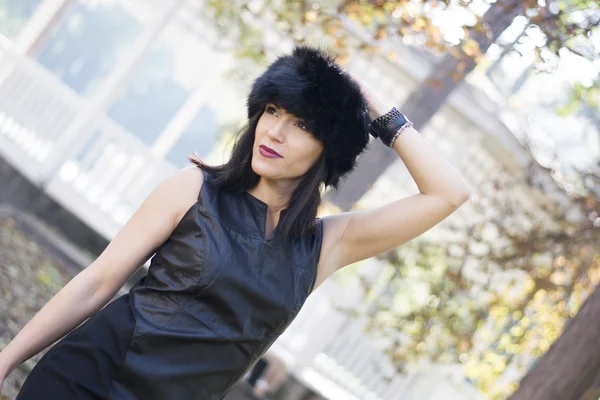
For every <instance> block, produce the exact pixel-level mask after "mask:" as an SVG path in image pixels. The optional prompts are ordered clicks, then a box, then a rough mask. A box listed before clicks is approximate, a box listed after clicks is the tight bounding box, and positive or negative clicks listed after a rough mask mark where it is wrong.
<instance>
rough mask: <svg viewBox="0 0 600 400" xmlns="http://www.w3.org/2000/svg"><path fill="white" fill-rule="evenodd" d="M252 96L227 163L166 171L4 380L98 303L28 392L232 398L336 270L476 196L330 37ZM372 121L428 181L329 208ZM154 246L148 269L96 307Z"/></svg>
mask: <svg viewBox="0 0 600 400" xmlns="http://www.w3.org/2000/svg"><path fill="white" fill-rule="evenodd" d="M247 108H248V118H249V121H248V126H247V128H246V129H245V130H244V131H242V133H241V135H240V136H239V138H238V141H237V142H236V145H235V147H234V149H233V153H232V156H231V159H230V160H229V162H228V163H226V164H224V165H221V166H218V167H209V166H207V165H205V164H203V163H202V162H201V161H199V160H198V159H197V158H192V161H194V162H195V163H196V164H197V166H198V168H192V169H185V170H183V171H180V172H178V173H176V174H174V175H173V176H172V177H170V178H168V179H167V180H166V181H165V182H163V183H161V184H160V185H159V186H158V187H157V188H156V189H155V190H154V191H153V192H152V193H151V194H150V195H149V196H148V198H147V199H146V200H145V201H144V203H143V204H142V205H141V206H140V208H139V209H138V210H137V211H136V212H135V213H134V214H133V216H132V217H131V218H130V219H129V221H128V222H127V223H126V224H125V226H124V227H123V228H122V229H121V231H120V232H119V233H118V234H117V235H116V236H115V238H114V239H113V240H112V242H111V243H110V244H109V245H108V246H107V248H106V249H105V251H104V252H103V253H102V254H101V255H100V256H99V257H98V259H97V260H96V261H94V262H93V263H92V264H91V265H90V266H89V267H88V268H86V269H85V270H84V271H82V272H81V273H79V274H78V275H77V276H76V277H75V278H73V280H72V281H71V282H69V283H68V284H67V285H66V286H65V288H63V289H62V290H61V291H60V292H59V293H58V294H57V295H56V296H55V297H54V298H52V299H51V300H50V302H48V304H47V305H46V306H45V307H44V308H42V310H41V311H40V312H39V313H38V314H37V315H36V316H35V317H34V318H33V319H32V320H31V322H29V323H28V324H27V325H26V326H25V327H24V328H23V330H22V331H21V332H20V333H19V334H18V335H17V336H16V337H15V338H14V340H13V341H12V342H11V343H10V344H9V345H8V346H7V347H6V348H5V349H4V350H3V351H2V352H1V353H0V377H1V378H4V377H5V376H7V375H8V373H9V372H10V371H12V370H13V369H14V368H15V367H16V366H17V365H19V364H20V363H21V362H23V361H24V360H26V359H28V358H29V357H31V356H33V355H34V354H36V353H38V352H39V351H41V350H42V349H43V348H45V347H46V346H48V345H49V344H51V343H52V342H54V341H55V340H57V339H59V338H61V337H62V336H63V335H65V334H67V333H68V332H69V331H71V330H72V329H73V328H75V327H77V325H78V324H80V323H81V322H82V321H84V320H85V319H86V318H88V317H89V316H91V318H90V319H89V320H88V321H86V322H85V323H84V324H82V325H80V326H79V327H77V328H76V329H74V330H73V331H72V332H71V333H69V334H68V335H67V336H66V337H65V338H63V339H62V340H61V341H60V342H59V343H58V344H57V345H56V346H54V347H53V348H52V349H51V350H50V351H49V352H48V353H47V354H46V355H45V356H44V357H43V358H42V360H41V361H40V362H39V363H38V364H37V366H36V367H35V368H34V369H33V371H32V372H31V374H30V375H29V377H28V379H27V380H26V381H25V383H24V385H23V388H22V390H21V392H20V394H19V396H18V397H17V399H18V400H29V399H42V398H43V399H61V400H65V399H105V398H108V399H123V400H125V399H127V400H130V399H143V400H154V399H156V400H158V399H160V400H165V399H209V400H211V399H221V398H222V397H223V396H224V395H225V393H227V391H228V390H229V389H230V388H231V387H232V385H233V384H234V383H235V382H236V381H237V380H239V378H240V377H242V376H243V374H244V373H245V372H246V371H248V369H249V368H250V367H251V366H252V364H253V363H254V362H255V361H256V360H257V359H259V358H260V356H261V355H262V354H263V353H264V352H265V351H266V350H267V349H268V348H269V346H270V345H271V344H272V343H273V342H274V341H275V339H276V338H277V337H278V336H279V335H280V334H281V333H282V332H283V331H284V330H285V328H286V327H287V326H288V324H289V323H290V322H291V321H292V320H293V319H294V317H295V316H296V314H297V313H298V311H299V310H300V308H301V307H302V305H303V303H304V301H305V300H306V298H307V297H308V295H309V294H310V293H311V292H312V291H314V290H315V289H316V288H317V287H318V286H319V285H320V284H321V283H322V282H323V281H324V280H325V279H327V278H328V277H329V276H330V275H331V274H332V273H334V272H335V271H336V270H338V269H340V268H342V267H344V266H345V265H348V264H352V263H354V262H357V261H360V260H363V259H366V258H369V257H373V256H375V255H377V254H380V253H382V252H385V251H387V250H390V249H392V248H394V247H396V246H399V245H401V244H402V243H404V242H406V241H408V240H410V239H412V238H415V237H416V236H418V235H420V234H422V233H423V232H425V231H426V230H428V229H429V228H431V227H433V226H434V225H436V224H437V223H439V222H440V221H442V220H443V219H444V218H446V217H447V216H448V215H450V214H451V213H452V212H453V211H454V210H456V209H457V208H458V207H459V206H460V205H461V204H463V203H464V202H465V201H466V200H467V198H468V197H469V192H468V189H467V187H466V186H465V184H464V183H463V182H462V180H461V179H460V177H459V176H458V175H457V174H456V173H455V172H454V171H453V169H452V168H451V167H450V166H449V165H448V164H447V163H446V162H445V161H444V160H443V159H442V157H440V156H439V155H438V154H437V153H436V152H435V151H434V150H433V149H432V148H431V147H430V146H429V145H428V144H427V142H426V141H424V140H423V139H422V138H421V136H420V135H419V134H418V133H417V132H416V131H415V130H414V129H412V127H411V123H410V122H409V121H408V120H407V119H406V118H405V117H404V116H403V115H402V114H401V113H400V112H399V111H397V110H395V109H392V110H391V111H390V110H389V108H387V107H385V106H384V105H383V104H381V103H380V102H379V101H378V100H376V99H375V98H374V97H373V96H371V95H370V94H369V92H368V90H367V89H366V88H364V87H361V85H360V83H358V82H357V81H356V80H354V79H352V78H351V77H350V76H349V75H348V74H347V73H346V72H344V71H343V70H342V69H341V68H340V67H339V66H338V65H336V64H335V63H334V60H333V59H332V58H331V57H330V56H329V55H327V54H326V53H324V52H322V51H321V50H318V49H314V48H310V47H306V46H301V47H297V48H295V49H294V51H293V53H292V54H291V55H285V56H281V57H279V58H278V59H277V60H276V61H275V62H273V63H272V64H271V65H270V66H269V67H268V68H267V70H266V71H265V73H264V74H263V75H261V76H260V77H259V78H258V79H257V80H256V81H255V82H254V84H253V86H252V90H251V93H250V95H249V97H248V99H247ZM375 118H377V119H375ZM373 119H375V120H373ZM369 133H371V134H372V135H373V136H374V137H377V138H379V139H380V140H382V141H383V143H385V144H386V145H388V146H390V147H392V148H393V150H395V151H396V152H397V153H398V155H399V156H400V158H401V159H402V161H403V162H404V163H405V165H406V166H407V167H408V170H409V171H410V173H411V174H412V176H413V178H414V180H415V182H416V183H417V186H418V188H419V191H420V193H419V194H416V195H414V196H411V197H408V198H404V199H399V200H396V201H394V202H391V203H389V204H387V205H386V206H383V207H380V208H376V209H371V210H367V211H356V212H347V213H340V214H337V215H332V216H327V217H324V218H316V213H317V208H318V206H319V203H320V200H321V199H320V189H322V186H323V185H325V186H331V187H336V186H337V185H338V183H339V181H340V179H341V178H342V177H344V176H345V175H346V174H348V172H350V171H351V170H352V168H353V167H354V165H355V162H356V158H357V156H358V155H359V154H360V153H361V152H362V151H363V150H364V149H365V147H366V145H367V143H368V139H369ZM151 254H154V256H153V258H152V262H151V266H150V268H149V270H148V274H147V276H145V277H143V278H142V279H140V281H138V282H137V283H136V284H135V285H134V286H133V287H132V288H131V290H130V292H129V293H128V294H126V295H124V296H122V297H120V298H118V299H117V300H115V301H113V302H111V303H110V304H109V305H108V306H107V307H105V308H104V309H102V310H101V311H99V312H97V311H98V310H99V309H100V308H101V307H103V306H104V305H105V304H106V303H107V302H108V301H109V300H110V299H111V298H112V297H113V296H114V295H115V294H116V293H117V291H118V290H119V288H121V286H122V285H123V284H124V283H125V282H126V280H127V279H128V278H129V277H130V276H131V275H132V274H133V273H134V272H135V270H136V269H137V268H138V266H139V265H141V264H143V262H144V261H145V260H147V258H148V257H149V256H150V255H151Z"/></svg>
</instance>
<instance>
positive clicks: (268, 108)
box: [267, 106, 277, 114]
mask: <svg viewBox="0 0 600 400" xmlns="http://www.w3.org/2000/svg"><path fill="white" fill-rule="evenodd" d="M276 111H277V110H275V107H273V106H267V112H268V113H269V114H274V113H275V112H276Z"/></svg>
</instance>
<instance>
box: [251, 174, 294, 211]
mask: <svg viewBox="0 0 600 400" xmlns="http://www.w3.org/2000/svg"><path fill="white" fill-rule="evenodd" d="M293 191H294V190H293V188H291V185H289V184H287V185H286V184H282V183H274V182H271V181H267V180H266V179H263V178H261V179H260V181H259V182H258V184H257V185H256V186H255V187H253V188H252V189H249V190H248V193H250V194H251V195H252V196H254V197H256V198H257V199H259V200H260V201H262V202H263V203H265V204H267V206H268V207H269V213H273V214H278V213H279V211H281V210H282V209H284V208H285V206H286V205H287V203H288V202H289V200H290V197H291V195H292V192H293Z"/></svg>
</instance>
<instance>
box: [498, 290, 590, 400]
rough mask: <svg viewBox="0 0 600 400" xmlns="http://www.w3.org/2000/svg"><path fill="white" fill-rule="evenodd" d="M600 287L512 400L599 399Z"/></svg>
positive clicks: (533, 369)
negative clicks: (599, 336) (599, 338)
mask: <svg viewBox="0 0 600 400" xmlns="http://www.w3.org/2000/svg"><path fill="white" fill-rule="evenodd" d="M599 332H600V287H596V289H595V290H594V292H593V293H592V294H591V295H590V297H588V299H587V300H586V301H585V303H584V304H583V306H582V307H581V310H580V311H579V312H578V313H577V315H576V316H575V318H573V319H572V320H571V322H570V323H569V324H568V326H567V327H566V329H565V331H564V332H563V334H562V335H561V336H560V338H558V340H557V341H556V342H555V343H554V344H553V345H552V346H551V347H550V349H549V350H548V351H547V352H546V354H544V355H543V356H542V357H541V358H540V359H539V360H538V361H537V362H536V363H535V364H534V366H533V367H532V368H531V370H529V372H528V373H527V375H525V377H524V378H523V380H522V381H521V384H520V387H519V389H517V391H516V392H515V393H514V394H513V395H512V396H511V397H510V398H509V400H596V399H598V398H599V397H600V340H598V333H599Z"/></svg>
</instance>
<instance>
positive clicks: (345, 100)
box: [247, 45, 371, 187]
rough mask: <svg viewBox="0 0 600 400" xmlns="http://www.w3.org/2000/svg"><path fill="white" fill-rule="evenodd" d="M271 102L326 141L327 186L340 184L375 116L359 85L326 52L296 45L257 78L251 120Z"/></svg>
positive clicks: (250, 101)
mask: <svg viewBox="0 0 600 400" xmlns="http://www.w3.org/2000/svg"><path fill="white" fill-rule="evenodd" d="M267 103H273V104H275V105H277V106H280V107H283V108H285V109H286V110H287V112H289V113H292V114H294V115H295V116H297V117H299V118H302V119H303V120H304V121H305V123H306V125H307V128H308V129H309V131H310V132H312V133H313V134H314V135H315V137H317V138H318V139H319V140H320V141H321V142H322V143H323V147H324V151H325V159H326V165H327V169H328V174H327V179H326V180H325V184H326V185H327V186H333V187H337V185H338V183H339V181H340V178H342V177H343V176H344V175H346V174H347V173H348V172H350V171H351V170H352V169H353V168H354V166H355V165H356V158H357V156H358V155H359V154H360V153H361V152H362V151H363V150H364V149H365V148H366V146H367V144H368V142H369V124H370V123H371V119H370V117H369V114H368V112H367V102H366V99H365V98H364V96H363V95H362V93H361V91H360V87H359V85H358V84H357V83H356V82H355V81H354V80H352V79H351V78H350V77H349V76H348V75H347V74H346V73H345V72H344V71H343V70H342V68H341V67H340V66H339V65H337V64H336V63H335V62H334V59H333V57H332V56H330V55H328V54H327V53H325V52H324V51H322V50H319V49H315V48H312V47H309V46H305V45H302V46H296V47H295V48H294V50H293V52H292V54H291V55H282V56H279V57H278V58H277V59H276V60H275V61H274V62H273V63H271V65H269V67H268V68H267V70H266V71H265V72H264V73H263V74H262V75H261V76H259V77H258V78H257V79H256V80H255V81H254V83H253V85H252V90H251V92H250V95H249V96H248V100H247V106H248V118H250V117H252V116H254V115H256V114H257V113H261V112H263V111H264V109H265V106H266V104H267Z"/></svg>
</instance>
